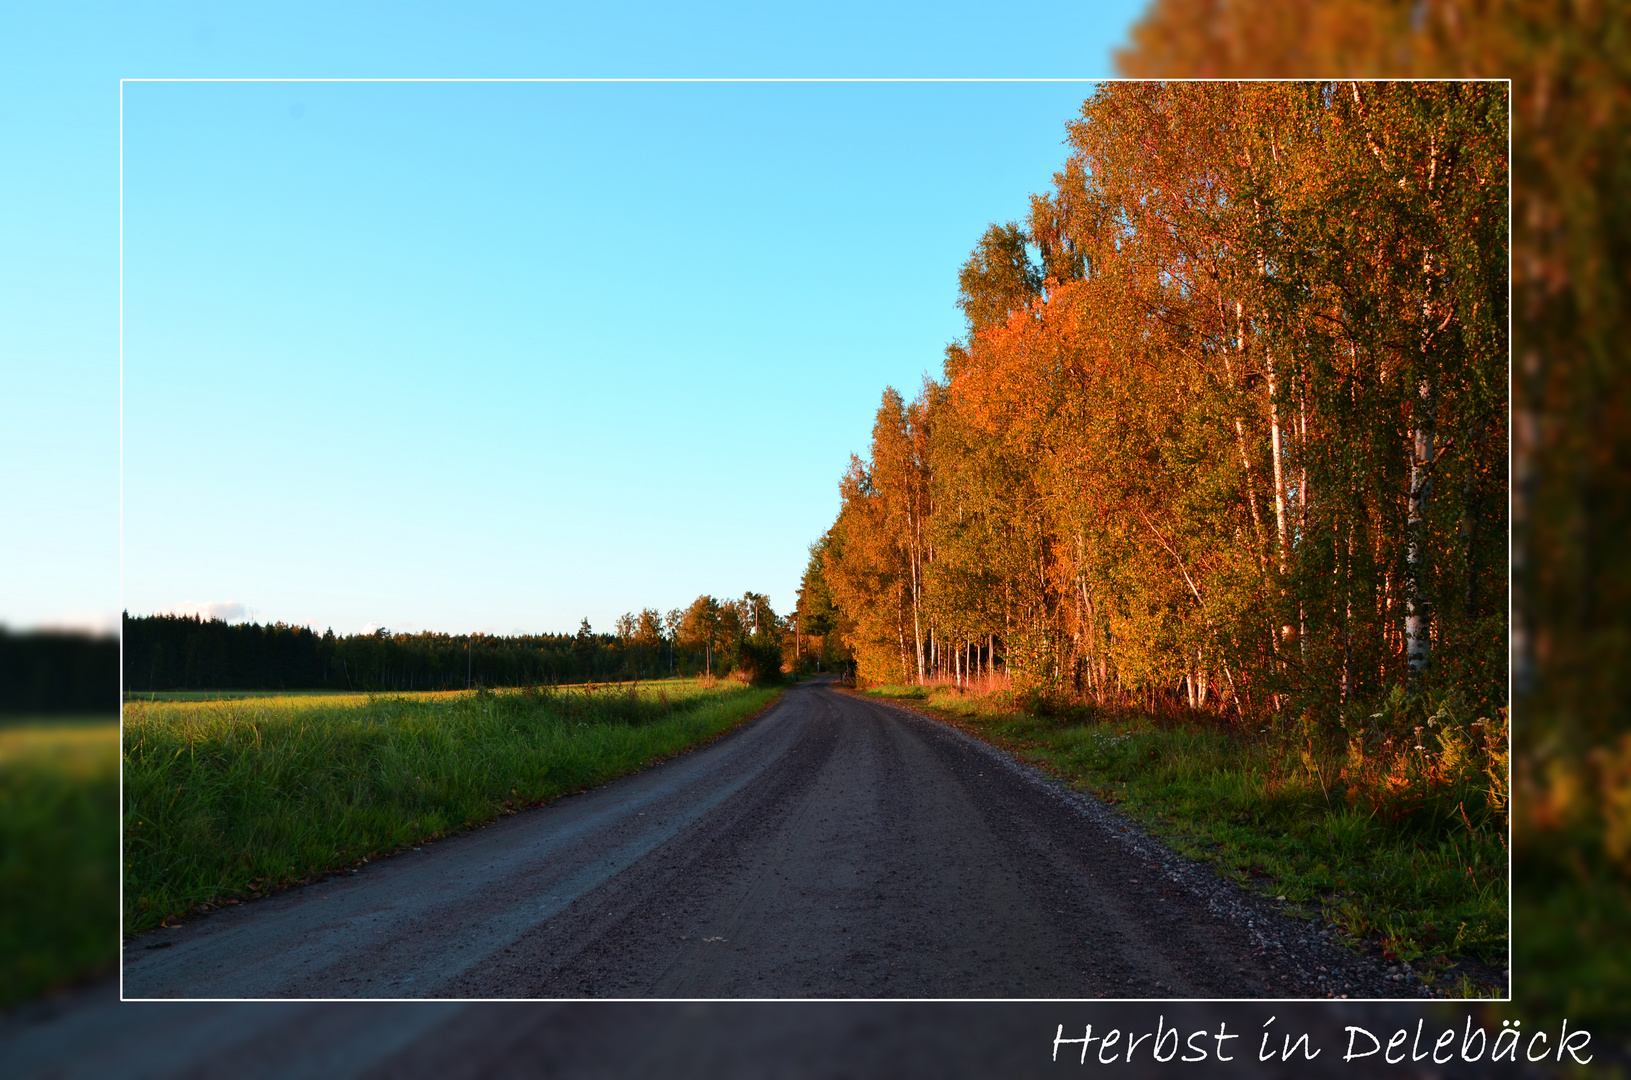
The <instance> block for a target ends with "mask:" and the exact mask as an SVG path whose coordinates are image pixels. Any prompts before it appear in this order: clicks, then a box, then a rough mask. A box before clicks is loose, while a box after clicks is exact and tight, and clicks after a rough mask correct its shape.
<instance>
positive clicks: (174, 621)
mask: <svg viewBox="0 0 1631 1080" xmlns="http://www.w3.org/2000/svg"><path fill="white" fill-rule="evenodd" d="M781 666H782V621H781V620H780V619H779V618H778V617H777V615H776V613H775V611H774V610H772V609H771V606H770V603H769V601H768V600H767V599H766V598H765V597H764V596H763V595H761V594H759V593H753V592H749V593H746V594H744V595H743V597H742V599H740V600H717V599H715V598H714V597H711V596H699V597H697V599H696V600H695V601H693V602H692V603H691V605H690V606H689V607H686V608H684V609H675V610H673V611H670V612H668V613H667V614H666V615H659V614H658V612H657V611H655V610H653V609H649V608H648V609H646V610H643V611H641V612H639V613H638V614H636V613H633V612H630V613H629V614H626V615H623V616H621V617H620V618H619V619H618V620H617V624H616V630H615V632H614V633H610V634H604V633H596V632H595V631H594V630H593V628H591V627H590V625H589V620H588V619H584V620H583V622H582V625H580V626H579V628H578V632H577V633H576V634H528V635H519V636H500V635H488V634H470V635H462V634H461V635H455V634H441V633H433V632H422V633H414V634H409V633H394V632H392V631H390V630H388V629H385V628H381V629H379V630H376V631H374V632H373V633H372V634H355V635H347V636H340V637H337V636H335V634H334V631H333V630H328V631H325V632H324V633H323V634H320V635H319V634H317V633H316V632H315V631H313V630H312V629H310V628H309V627H304V626H286V625H284V624H282V623H276V624H269V625H260V624H257V623H239V624H229V623H225V622H222V621H220V620H218V619H210V620H205V619H201V618H199V617H197V616H175V615H149V616H138V617H134V618H133V617H131V616H130V615H129V614H128V613H127V614H126V615H125V617H124V685H125V689H126V690H174V689H316V688H325V687H326V688H334V689H354V690H381V689H389V690H445V689H462V688H464V687H466V686H524V685H529V684H531V685H548V684H552V683H574V682H589V681H608V680H625V679H654V678H663V677H666V676H670V675H694V674H698V673H702V672H711V673H712V674H715V675H730V674H740V675H743V676H744V677H747V678H752V679H760V680H763V679H766V678H771V677H773V676H774V675H775V674H776V673H777V672H779V670H780V668H781Z"/></svg>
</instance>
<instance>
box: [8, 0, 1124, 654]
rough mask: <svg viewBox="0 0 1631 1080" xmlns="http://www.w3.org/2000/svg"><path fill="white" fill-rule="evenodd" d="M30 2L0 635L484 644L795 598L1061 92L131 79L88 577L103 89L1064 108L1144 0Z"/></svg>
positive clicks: (871, 92) (533, 89) (191, 86)
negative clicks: (451, 637)
mask: <svg viewBox="0 0 1631 1080" xmlns="http://www.w3.org/2000/svg"><path fill="white" fill-rule="evenodd" d="M21 7H22V5H13V6H10V7H8V8H7V9H6V10H5V13H4V14H3V15H0V138H4V140H5V145H6V146H7V148H8V150H7V157H8V159H9V163H8V166H7V168H6V169H5V170H3V171H0V185H3V186H4V187H5V188H6V189H8V190H6V191H5V192H4V196H5V197H3V198H0V237H3V241H0V243H3V245H4V246H3V250H4V255H3V257H0V272H3V274H4V281H3V284H0V370H3V371H4V374H5V384H6V390H5V392H4V394H3V395H0V439H3V440H4V446H3V453H4V455H5V460H6V461H7V462H8V463H9V467H8V468H7V469H6V470H4V473H3V475H0V503H3V505H5V506H6V507H7V511H8V522H7V523H8V525H9V526H10V527H9V528H8V529H6V530H4V534H3V537H0V559H3V561H4V565H5V566H6V567H7V568H8V570H7V573H6V575H5V576H4V578H3V579H0V580H3V584H0V621H3V622H5V623H8V624H10V625H12V626H31V625H49V624H59V625H60V624H77V625H103V626H107V625H111V624H112V623H113V622H114V619H115V616H116V613H117V611H118V610H119V607H120V604H121V602H122V603H123V604H124V606H125V607H126V608H128V610H130V611H131V612H132V613H133V614H140V613H148V612H152V611H159V610H171V609H187V608H190V609H204V610H212V611H216V612H219V613H222V614H224V615H227V616H229V617H232V618H244V617H251V618H255V619H257V620H259V621H268V620H283V621H287V622H297V623H307V624H311V625H314V626H316V627H317V628H319V629H321V628H323V627H327V626H332V627H333V628H334V629H335V631H336V632H340V633H347V632H356V631H360V630H364V629H368V628H372V627H374V626H379V625H385V626H389V627H391V628H393V629H405V630H410V629H420V628H426V629H441V630H447V631H451V632H460V631H464V630H469V629H480V630H486V631H489V632H500V633H509V632H516V631H564V630H572V629H575V628H576V626H577V622H578V620H579V618H581V617H584V616H587V617H588V618H589V619H590V621H591V622H592V623H593V624H594V625H595V626H596V627H597V628H599V629H609V628H610V625H611V621H612V619H613V618H615V616H616V615H617V614H619V613H621V612H623V611H626V610H631V609H638V608H640V607H644V606H650V607H657V608H660V609H664V610H666V609H667V608H670V607H675V606H680V605H682V604H684V603H687V602H689V601H690V600H691V599H692V598H694V597H695V596H697V595H698V594H699V593H702V592H709V593H713V594H714V595H716V596H735V595H740V594H741V592H742V591H743V590H745V589H753V590H755V591H763V592H767V593H769V594H770V597H771V600H772V603H773V604H774V605H775V606H776V607H777V609H778V610H786V609H787V608H788V607H790V606H791V603H792V600H793V595H794V590H795V588H796V585H797V581H798V577H799V574H800V572H801V571H802V569H803V565H804V561H805V556H806V548H807V546H808V545H809V543H810V542H811V541H813V540H814V539H816V538H817V537H818V536H819V535H820V533H821V532H822V530H823V529H825V528H826V526H827V525H828V524H830V522H831V520H832V518H833V516H834V514H835V513H836V510H837V503H838V495H837V485H838V478H839V476H840V474H841V473H842V471H843V469H844V467H845V463H846V461H847V459H848V456H849V454H850V453H852V452H864V451H865V447H866V442H867V437H868V432H869V430H870V427H871V421H872V415H873V412H874V410H875V409H876V408H877V404H878V398H879V394H880V393H881V391H882V390H883V388H884V387H885V386H886V385H894V386H896V387H897V388H899V389H900V390H901V391H902V392H903V393H905V394H907V395H908V396H910V395H911V394H912V393H913V392H915V390H916V388H917V387H918V385H919V384H920V383H921V381H922V379H923V378H924V376H925V374H932V375H938V374H939V370H940V369H939V364H940V356H941V351H942V349H943V347H944V345H945V343H946V342H947V341H949V340H951V339H953V338H954V337H956V336H958V335H959V334H960V333H961V331H962V320H961V316H960V313H959V312H958V311H957V309H956V306H955V301H956V274H957V268H958V266H959V265H960V264H961V263H962V261H963V259H964V258H966V256H967V253H968V251H969V248H970V247H971V246H972V245H973V243H974V241H975V240H976V238H977V237H978V235H979V233H980V232H981V230H982V229H983V228H984V227H985V225H986V224H987V223H988V222H991V221H1001V220H1008V219H1012V218H1019V217H1022V216H1023V215H1024V213H1025V209H1026V205H1027V200H1028V195H1029V193H1030V192H1032V191H1039V190H1043V189H1045V188H1046V187H1047V185H1048V183H1049V180H1050V177H1051V174H1052V172H1053V171H1054V170H1055V169H1057V168H1059V167H1060V166H1061V164H1062V163H1063V159H1064V148H1063V145H1062V140H1063V137H1064V125H1065V123H1066V122H1067V121H1068V120H1070V119H1071V118H1072V117H1073V116H1074V115H1075V114H1076V112H1077V109H1078V108H1079V106H1080V103H1081V100H1082V99H1083V97H1085V96H1086V95H1087V94H1088V93H1089V92H1090V91H1091V86H1090V85H1089V84H1086V83H909V84H900V83H861V84H849V83H845V84H831V83H792V84H788V83H701V84H687V83H428V82H417V83H337V82H317V83H227V82H190V83H175V82H166V83H127V84H125V89H124V124H123V139H124V153H123V166H124V186H123V194H124V245H125V246H124V273H125V279H124V316H125V322H124V367H123V374H124V399H123V444H122V448H123V454H122V464H123V543H122V552H121V542H120V494H121V485H120V464H121V442H120V431H119V424H120V399H119V374H120V367H119V352H118V348H119V322H118V316H119V309H118V301H119V276H118V275H119V209H120V207H119V195H120V186H119V172H118V170H119V164H120V154H119V138H120V124H119V81H118V80H119V79H120V78H121V77H127V78H137V77H223V76H229V77H267V76H284V77H325V78H326V77H333V76H352V77H402V76H407V77H427V76H429V77H461V76H477V77H540V76H542V77H563V76H564V77H583V76H590V77H623V76H681V77H706V76H732V77H751V76H826V77H854V76H866V77H871V76H897V77H939V76H960V77H1016V76H1017V77H1072V78H1084V79H1085V78H1092V77H1095V76H1102V75H1106V74H1110V73H1111V63H1110V59H1109V55H1110V49H1111V48H1112V47H1113V46H1114V45H1115V44H1117V43H1119V41H1120V40H1121V39H1122V38H1123V36H1124V34H1125V32H1126V29H1127V27H1128V25H1129V24H1130V23H1131V21H1132V20H1133V18H1134V17H1136V15H1137V13H1138V9H1139V7H1140V5H1139V4H1136V3H1106V4H1091V3H1089V4H1080V3H1078V4H1075V5H1070V6H1068V7H1064V6H1061V8H1060V9H1059V10H1058V11H1057V12H1046V11H1041V10H1027V11H1026V12H1025V13H1024V15H1023V16H1021V17H1018V18H1016V17H1015V16H1013V15H1012V14H1011V13H1012V11H1013V9H1010V8H1007V7H1004V6H1000V5H945V4H938V5H923V6H920V7H919V6H906V5H893V6H892V5H878V4H853V5H844V4H823V5H809V6H807V7H804V8H801V9H788V10H787V11H784V12H782V13H781V14H776V15H767V14H765V13H764V12H762V11H760V10H758V7H757V6H756V5H753V6H750V5H741V6H733V5H714V6H704V7H693V8H691V9H690V10H689V11H688V12H686V13H684V14H683V15H682V14H680V13H678V12H677V11H674V10H670V9H666V8H656V7H647V6H641V5H623V6H618V7H601V8H598V9H597V11H596V13H595V14H593V15H587V14H584V13H582V12H580V11H578V9H577V8H576V7H574V8H571V9H568V8H565V7H562V8H559V9H555V10H550V9H546V8H542V7H538V6H534V5H520V4H517V5H513V6H511V5H496V4H487V5H481V4H476V5H457V6H455V5H446V6H445V8H444V9H443V10H440V11H438V10H435V9H432V8H428V7H423V6H414V5H406V6H404V5H389V6H387V5H346V6H343V7H340V8H332V7H330V6H327V5H298V4H293V5H291V4H282V5H278V6H276V7H273V6H271V5H262V6H255V5H239V6H221V7H214V6H211V5H204V4H190V5H118V6H115V5H108V6H106V7H85V6H75V5H41V6H40V7H39V8H38V9H37V10H35V11H23V10H19V8H21ZM121 555H122V581H121ZM121 586H122V594H121ZM121 597H122V599H121Z"/></svg>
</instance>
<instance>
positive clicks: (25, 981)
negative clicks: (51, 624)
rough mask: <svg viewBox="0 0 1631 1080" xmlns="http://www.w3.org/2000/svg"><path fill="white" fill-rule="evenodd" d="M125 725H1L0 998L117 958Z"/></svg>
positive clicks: (32, 992)
mask: <svg viewBox="0 0 1631 1080" xmlns="http://www.w3.org/2000/svg"><path fill="white" fill-rule="evenodd" d="M118 806H119V728H118V725H117V724H115V723H114V722H113V721H112V720H110V719H105V718H103V719H95V720H84V721H64V720H60V719H59V720H50V721H32V722H22V721H17V722H11V723H8V724H7V726H5V727H0V1006H4V1005H10V1004H14V1003H16V1002H19V1001H25V1000H27V999H29V998H31V997H34V996H36V995H37V994H40V993H42V992H44V991H46V990H49V989H51V988H53V987H55V986H60V985H63V984H66V983H69V982H72V981H74V980H76V979H78V978H81V977H82V976H84V975H86V974H89V973H91V972H94V971H96V970H98V969H103V968H111V967H112V966H113V964H114V962H115V961H116V959H117V958H118V954H119V953H118V930H117V926H116V923H115V911H116V909H117V908H118V895H119V886H118V879H117V878H116V876H115V874H116V869H115V868H116V867H117V865H118V861H119V854H118V851H119V837H118V833H117V831H116V828H117V818H118Z"/></svg>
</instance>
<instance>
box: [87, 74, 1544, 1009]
mask: <svg viewBox="0 0 1631 1080" xmlns="http://www.w3.org/2000/svg"><path fill="white" fill-rule="evenodd" d="M1143 82H1165V83H1319V82H1364V83H1505V86H1507V427H1509V429H1510V424H1512V387H1514V365H1512V258H1514V256H1512V80H1510V78H1331V77H1318V78H1125V77H1098V78H1094V77H1072V78H1006V77H980V78H969V77H948V78H933V77H913V78H904V77H877V78H873V77H842V78H840V77H809V78H806V77H765V78H758V77H718V78H714V77H626V78H625V77H538V78H478V77H470V78H463V77H447V78H442V77H422V78H416V77H377V78H338V77H336V78H325V77H266V78H261V77H129V78H121V80H119V610H121V625H119V746H121V765H119V808H121V811H119V817H117V819H116V821H117V829H119V912H117V915H119V920H117V922H119V1002H121V1003H122V1002H152V1000H166V1002H287V1000H300V1002H356V1000H365V1002H391V1003H398V1002H403V1003H408V1002H413V1003H435V1002H449V1003H452V1002H475V1003H499V1002H641V1003H648V1002H649V1003H657V1002H683V1003H700V1002H721V1003H729V1002H745V1003H757V1002H780V1003H812V1002H822V1003H829V1002H837V1003H845V1002H848V1003H853V1002H869V1003H884V1005H887V1003H902V1005H913V1003H930V1002H936V1003H939V1002H944V1003H964V1005H966V1003H1059V1005H1067V1003H1073V1005H1094V1003H1101V1005H1117V1003H1135V1002H1137V1003H1145V1002H1160V1003H1168V1002H1169V1003H1174V1005H1176V1003H1240V1002H1264V1003H1275V1002H1284V1003H1298V1002H1311V1003H1318V1002H1352V1003H1355V1005H1357V1003H1372V1002H1425V1003H1435V1002H1479V1000H1483V1002H1502V1003H1510V1002H1512V1000H1514V984H1515V980H1517V976H1515V967H1517V961H1515V953H1514V948H1512V933H1514V922H1512V918H1514V915H1512V887H1514V886H1512V812H1510V798H1512V795H1510V783H1512V778H1510V767H1509V775H1507V799H1509V806H1507V987H1505V990H1507V995H1505V997H1501V998H1435V997H1425V998H1395V997H1354V998H1349V997H1336V998H1331V997H1243V998H1230V997H1202V998H1122V997H1117V998H1052V997H1041V998H941V997H933V998H868V997H861V998H848V997H833V998H780V997H773V998H739V997H726V998H646V997H634V998H621V997H613V998H537V997H522V998H509V997H468V998H466V997H460V998H419V997H409V998H388V997H378V998H375V997H370V998H328V997H310V998H258V997H250V998H241V997H202V998H196V997H176V998H127V997H126V994H124V809H122V808H124V762H122V752H124V622H122V618H124V617H122V612H124V85H126V83H1143ZM1510 506H1512V445H1510V439H1509V447H1507V741H1509V744H1510V739H1512V728H1514V719H1515V718H1514V716H1512V558H1510V553H1512V512H1510ZM908 711H910V710H908Z"/></svg>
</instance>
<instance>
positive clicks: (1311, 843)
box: [869, 686, 1508, 979]
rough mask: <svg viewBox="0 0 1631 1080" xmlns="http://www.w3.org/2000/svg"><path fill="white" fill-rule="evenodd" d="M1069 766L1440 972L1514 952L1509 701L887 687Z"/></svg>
mask: <svg viewBox="0 0 1631 1080" xmlns="http://www.w3.org/2000/svg"><path fill="white" fill-rule="evenodd" d="M869 693H871V694H872V695H875V696H879V697H886V698H897V699H911V700H914V703H920V707H925V708H926V710H927V711H929V712H931V713H934V714H936V715H939V716H941V717H943V718H945V719H948V720H951V721H952V722H954V723H956V724H958V725H959V726H961V727H964V728H966V729H968V730H970V731H971V732H972V733H974V734H976V735H979V736H981V737H982V738H985V739H987V740H988V741H991V742H994V743H997V744H998V745H1002V746H1005V747H1007V748H1009V749H1010V750H1012V751H1014V752H1016V753H1017V754H1018V755H1019V756H1020V757H1022V758H1025V759H1027V760H1029V761H1032V762H1033V763H1035V764H1037V765H1040V766H1042V767H1043V768H1045V769H1047V770H1049V771H1050V772H1052V773H1054V774H1056V775H1058V776H1061V777H1062V778H1065V779H1067V780H1069V781H1070V782H1071V783H1072V784H1074V785H1075V786H1076V787H1078V788H1080V789H1082V790H1085V791H1088V792H1091V793H1093V794H1095V795H1097V796H1098V797H1100V798H1101V799H1104V800H1105V801H1108V802H1112V803H1117V804H1120V805H1121V808H1122V809H1124V810H1125V811H1126V812H1127V813H1129V814H1130V815H1131V816H1132V817H1134V818H1135V819H1137V820H1139V821H1140V822H1141V823H1142V824H1144V825H1145V826H1146V827H1148V829H1149V830H1150V831H1151V832H1152V833H1154V834H1155V835H1158V836H1160V837H1162V838H1163V839H1164V840H1166V841H1167V842H1168V843H1169V844H1170V845H1171V846H1172V847H1174V848H1175V849H1176V850H1178V851H1180V852H1181V853H1183V854H1186V855H1189V856H1191V857H1194V858H1201V859H1205V860H1208V861H1211V862H1212V863H1214V864H1216V866H1217V867H1218V869H1219V870H1220V872H1222V873H1223V874H1224V875H1225V876H1227V877H1230V878H1232V879H1234V880H1236V881H1238V882H1240V883H1241V884H1243V885H1246V886H1247V887H1249V888H1253V889H1255V890H1256V891H1259V892H1262V893H1265V894H1267V895H1269V896H1273V897H1284V898H1285V901H1286V903H1287V905H1288V908H1289V909H1290V910H1292V911H1293V912H1294V913H1301V914H1316V913H1317V914H1320V915H1322V916H1324V917H1325V918H1327V919H1329V920H1330V921H1332V922H1333V923H1335V924H1336V925H1337V926H1338V927H1340V928H1341V929H1342V930H1343V931H1345V932H1346V934H1347V935H1348V936H1349V937H1350V939H1352V940H1354V941H1370V942H1373V943H1375V944H1378V945H1380V947H1381V948H1382V949H1383V951H1384V953H1385V954H1386V955H1387V956H1388V957H1389V958H1395V959H1397V960H1399V961H1401V962H1412V963H1413V964H1414V965H1415V966H1416V968H1417V969H1418V970H1419V971H1422V972H1424V974H1425V976H1426V977H1427V978H1428V979H1432V977H1433V976H1434V974H1435V973H1436V972H1441V971H1443V970H1444V969H1445V968H1447V967H1449V966H1450V965H1451V964H1453V963H1454V962H1455V961H1457V960H1460V959H1465V958H1472V959H1476V960H1478V961H1480V962H1482V963H1485V964H1490V965H1494V966H1495V967H1496V968H1503V967H1505V966H1506V963H1507V876H1508V873H1507V868H1508V858H1507V849H1506V832H1507V824H1506V822H1507V798H1506V793H1507V785H1506V775H1507V772H1506V763H1507V758H1506V754H1507V743H1506V718H1505V715H1504V714H1501V715H1499V716H1497V717H1494V718H1487V717H1470V716H1467V715H1465V712H1464V710H1463V709H1461V707H1460V706H1459V703H1458V702H1457V701H1456V700H1454V699H1453V698H1452V699H1441V700H1438V701H1435V702H1432V703H1430V704H1431V708H1424V707H1423V703H1421V702H1419V701H1408V700H1406V699H1405V698H1403V696H1402V695H1394V696H1393V697H1391V698H1389V699H1388V701H1387V702H1385V703H1384V704H1383V705H1382V706H1381V709H1380V711H1378V712H1374V713H1370V714H1364V713H1356V714H1355V715H1353V716H1351V717H1350V718H1349V719H1348V721H1347V726H1346V728H1345V729H1344V730H1343V731H1341V732H1332V731H1326V730H1322V729H1318V728H1316V727H1314V726H1313V725H1304V724H1302V723H1297V722H1293V723H1283V724H1281V725H1279V726H1272V725H1271V726H1268V727H1262V728H1258V729H1255V730H1242V729H1240V728H1238V727H1236V726H1234V725H1231V724H1228V723H1226V722H1220V721H1219V720H1218V719H1217V718H1216V717H1213V716H1209V715H1207V714H1204V713H1200V712H1190V711H1188V710H1180V709H1170V710H1166V711H1164V712H1160V713H1151V712H1149V711H1147V710H1143V709H1134V708H1127V709H1118V710H1107V709H1076V710H1073V711H1069V712H1066V713H1064V714H1062V715H1052V716H1038V715H1036V714H1034V713H1032V712H1028V711H1026V710H1025V709H1023V708H1022V707H1021V703H1020V702H1019V701H1018V700H1017V699H1016V697H1015V696H1014V695H1013V694H1010V693H1004V692H1002V691H996V692H993V693H991V694H988V695H980V694H972V693H965V692H961V691H959V690H958V689H957V688H956V687H946V686H937V687H877V688H875V689H873V690H871V691H869Z"/></svg>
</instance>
